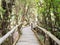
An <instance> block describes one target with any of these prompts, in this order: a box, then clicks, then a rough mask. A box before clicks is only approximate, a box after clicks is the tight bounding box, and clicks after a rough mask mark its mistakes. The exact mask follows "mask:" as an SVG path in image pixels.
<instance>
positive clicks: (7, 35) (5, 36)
mask: <svg viewBox="0 0 60 45" xmlns="http://www.w3.org/2000/svg"><path fill="white" fill-rule="evenodd" d="M21 26H22V23H21V24H19V25H16V26H15V27H14V28H13V29H12V30H11V31H9V32H8V33H7V34H5V35H4V36H3V37H1V38H0V45H1V44H2V43H4V42H5V41H6V39H7V38H9V37H11V38H12V36H13V33H14V31H15V30H16V29H17V28H19V27H20V28H21ZM20 28H19V29H20ZM17 30H18V29H17ZM18 32H19V31H18ZM10 40H11V39H10ZM12 40H13V39H12ZM7 43H8V42H7ZM10 45H11V44H10Z"/></svg>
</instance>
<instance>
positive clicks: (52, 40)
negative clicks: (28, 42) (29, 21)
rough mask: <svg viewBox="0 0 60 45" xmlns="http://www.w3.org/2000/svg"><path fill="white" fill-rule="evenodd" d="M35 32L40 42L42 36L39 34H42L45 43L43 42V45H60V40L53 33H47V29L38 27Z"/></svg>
mask: <svg viewBox="0 0 60 45" xmlns="http://www.w3.org/2000/svg"><path fill="white" fill-rule="evenodd" d="M34 32H35V33H36V35H37V37H38V39H39V40H40V36H39V34H38V32H39V33H42V35H43V36H44V42H42V43H43V44H42V45H60V40H59V39H58V38H57V37H56V36H54V35H53V34H52V33H51V32H49V31H47V30H46V29H44V28H42V27H40V26H38V25H36V28H35V29H34ZM40 41H41V40H40ZM48 42H49V44H48Z"/></svg>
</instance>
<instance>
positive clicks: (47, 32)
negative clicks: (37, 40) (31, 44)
mask: <svg viewBox="0 0 60 45" xmlns="http://www.w3.org/2000/svg"><path fill="white" fill-rule="evenodd" d="M36 26H37V27H38V28H39V29H41V30H42V31H43V32H44V33H45V34H47V35H48V36H49V37H50V38H51V39H52V40H54V41H55V42H56V43H57V44H58V45H60V40H59V39H58V38H56V37H55V36H54V35H53V34H51V33H50V32H49V31H47V30H46V29H44V28H42V27H40V26H38V25H36Z"/></svg>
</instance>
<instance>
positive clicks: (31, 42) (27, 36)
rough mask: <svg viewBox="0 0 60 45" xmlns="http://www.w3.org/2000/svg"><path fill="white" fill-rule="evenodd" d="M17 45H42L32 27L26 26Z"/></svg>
mask: <svg viewBox="0 0 60 45" xmlns="http://www.w3.org/2000/svg"><path fill="white" fill-rule="evenodd" d="M16 45H40V44H39V42H38V40H37V38H36V36H35V35H34V33H33V31H32V30H31V27H30V26H28V27H25V28H23V29H22V36H21V37H20V39H19V40H18V42H17V44H16Z"/></svg>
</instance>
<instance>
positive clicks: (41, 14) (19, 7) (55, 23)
mask: <svg viewBox="0 0 60 45" xmlns="http://www.w3.org/2000/svg"><path fill="white" fill-rule="evenodd" d="M21 22H22V23H23V24H25V23H26V24H25V25H28V24H29V25H30V23H31V22H33V23H34V24H35V23H36V24H37V25H39V26H41V27H43V28H45V29H47V31H49V32H51V33H52V34H53V35H54V36H56V37H57V38H58V39H59V40H60V0H0V37H2V36H4V35H5V34H6V33H7V32H9V31H10V30H11V29H12V28H13V27H14V26H16V25H18V24H20V23H21Z"/></svg>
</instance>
